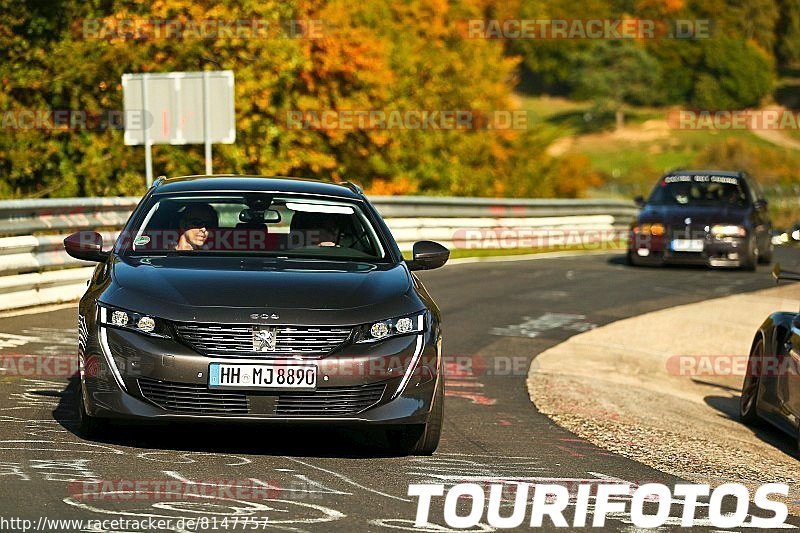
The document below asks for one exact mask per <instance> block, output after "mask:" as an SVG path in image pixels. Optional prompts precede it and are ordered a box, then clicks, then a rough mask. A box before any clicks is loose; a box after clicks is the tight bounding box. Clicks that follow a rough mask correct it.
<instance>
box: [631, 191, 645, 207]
mask: <svg viewBox="0 0 800 533" xmlns="http://www.w3.org/2000/svg"><path fill="white" fill-rule="evenodd" d="M633 203H635V204H636V207H644V197H643V196H642V195H641V194H639V195H637V196H636V197H635V198H634V199H633Z"/></svg>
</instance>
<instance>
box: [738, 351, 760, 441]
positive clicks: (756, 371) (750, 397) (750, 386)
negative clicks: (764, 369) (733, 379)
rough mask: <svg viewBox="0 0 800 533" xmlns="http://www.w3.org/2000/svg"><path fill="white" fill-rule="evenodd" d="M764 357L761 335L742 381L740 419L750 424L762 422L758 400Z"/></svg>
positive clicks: (751, 352)
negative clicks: (757, 407)
mask: <svg viewBox="0 0 800 533" xmlns="http://www.w3.org/2000/svg"><path fill="white" fill-rule="evenodd" d="M763 358H764V339H763V338H762V337H761V336H760V335H759V338H758V340H757V341H756V343H755V344H754V345H753V349H752V350H750V357H749V359H748V361H747V373H746V374H745V376H744V383H742V395H741V396H740V397H739V420H741V421H742V422H743V423H744V424H747V425H748V426H754V425H757V424H758V423H759V422H760V419H759V418H758V412H757V409H756V403H757V400H758V386H759V384H760V383H761V362H762V360H763Z"/></svg>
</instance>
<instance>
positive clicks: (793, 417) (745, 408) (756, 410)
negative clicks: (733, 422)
mask: <svg viewBox="0 0 800 533" xmlns="http://www.w3.org/2000/svg"><path fill="white" fill-rule="evenodd" d="M772 273H773V276H774V277H775V279H776V280H792V281H800V273H797V272H783V273H782V272H781V269H780V265H777V264H776V265H775V268H774V269H773V271H772ZM739 418H740V419H741V420H742V422H744V423H745V424H751V425H754V424H757V423H758V422H760V421H762V420H763V421H766V422H769V423H770V424H772V425H774V426H775V427H777V428H778V429H780V430H783V431H785V432H786V433H788V434H789V435H791V437H792V438H794V439H796V441H797V448H798V453H800V313H787V312H778V313H773V314H771V315H770V316H769V317H767V319H766V320H765V321H764V323H763V324H761V327H760V328H758V331H757V332H756V335H755V338H754V339H753V344H752V347H751V348H750V357H749V360H748V364H747V373H746V374H745V378H744V382H743V384H742V395H741V397H740V399H739Z"/></svg>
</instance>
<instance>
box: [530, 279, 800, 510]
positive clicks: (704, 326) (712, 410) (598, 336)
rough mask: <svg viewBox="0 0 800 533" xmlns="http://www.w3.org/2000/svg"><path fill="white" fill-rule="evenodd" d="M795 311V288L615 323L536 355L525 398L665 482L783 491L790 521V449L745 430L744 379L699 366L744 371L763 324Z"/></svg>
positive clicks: (793, 475) (774, 436) (778, 438)
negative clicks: (773, 485) (668, 478)
mask: <svg viewBox="0 0 800 533" xmlns="http://www.w3.org/2000/svg"><path fill="white" fill-rule="evenodd" d="M798 307H800V285H787V286H780V287H776V288H772V289H767V290H762V291H758V292H753V293H747V294H740V295H735V296H728V297H724V298H718V299H712V300H706V301H703V302H699V303H694V304H689V305H682V306H678V307H673V308H669V309H665V310H661V311H656V312H653V313H648V314H644V315H641V316H637V317H634V318H630V319H625V320H620V321H618V322H614V323H612V324H609V325H607V326H603V327H600V328H597V329H594V330H591V331H588V332H586V333H582V334H580V335H576V336H574V337H571V338H570V339H569V340H567V341H565V342H563V343H561V344H559V345H557V346H555V347H553V348H551V349H549V350H546V351H544V352H542V353H541V354H539V355H538V356H537V357H536V359H534V362H533V364H532V366H531V369H530V372H529V375H528V392H529V395H530V397H531V400H532V401H533V403H534V404H535V405H536V407H537V408H538V410H539V411H540V412H542V413H544V414H546V415H547V416H549V417H550V418H551V419H552V420H554V421H555V422H556V423H557V424H559V425H561V426H563V427H564V428H566V429H568V430H570V431H572V432H574V433H576V434H577V435H579V436H581V437H583V438H585V439H587V440H589V441H591V442H592V443H594V444H596V445H598V446H600V447H602V448H605V449H607V450H610V451H612V452H615V453H618V454H621V455H624V456H626V457H629V458H632V459H634V460H636V461H639V462H641V463H643V464H646V465H648V466H651V467H653V468H656V469H657V470H660V471H662V472H666V473H669V474H673V475H676V476H679V477H681V478H683V479H686V480H689V481H692V482H695V483H708V484H710V485H712V486H716V485H719V484H722V483H726V482H739V483H744V484H745V485H748V486H750V487H754V486H757V485H759V484H761V483H767V482H784V483H788V484H789V485H790V487H791V488H790V495H789V501H790V502H792V504H791V505H790V512H791V513H792V514H795V515H798V514H800V476H798V471H800V462H798V459H797V458H796V457H795V456H793V451H794V444H793V442H792V439H791V438H790V437H787V436H784V435H783V434H781V433H780V432H778V431H773V430H772V429H770V428H764V429H757V430H754V429H752V428H749V427H747V426H744V425H743V424H741V423H740V422H739V421H738V420H737V412H738V401H739V391H740V387H741V383H742V377H743V376H742V375H741V374H740V373H738V372H735V371H731V369H727V370H726V368H725V366H727V365H722V366H719V367H718V368H717V370H716V371H715V370H714V368H713V367H708V366H705V365H704V364H703V363H707V362H709V361H721V362H723V363H727V362H729V361H740V360H745V361H746V356H747V354H748V352H749V349H750V345H751V342H752V339H753V334H754V333H755V331H756V328H757V327H758V326H759V325H760V324H761V323H762V322H763V320H764V319H765V318H766V317H767V315H769V314H770V313H772V312H775V311H779V310H780V311H795V310H797V309H798ZM676 356H691V357H690V358H689V359H688V360H690V361H692V360H694V361H698V362H699V363H697V364H696V365H693V367H689V366H686V367H684V368H685V369H686V371H685V372H684V373H683V375H681V372H680V371H679V368H680V366H679V361H680V360H683V361H686V360H687V358H685V357H682V358H681V359H679V358H677V357H676ZM697 356H725V357H722V358H719V357H706V358H700V359H698V358H697ZM729 356H734V357H732V358H731V357H729ZM684 364H687V363H684ZM689 364H692V363H689ZM692 368H694V369H695V370H692ZM642 481H647V480H642Z"/></svg>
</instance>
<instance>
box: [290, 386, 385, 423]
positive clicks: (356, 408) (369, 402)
mask: <svg viewBox="0 0 800 533" xmlns="http://www.w3.org/2000/svg"><path fill="white" fill-rule="evenodd" d="M385 389H386V384H385V383H372V384H369V385H360V386H355V387H330V388H327V389H317V390H315V391H310V392H293V393H286V394H281V395H280V396H278V402H277V403H276V404H275V414H276V415H286V416H291V415H295V416H342V415H352V414H356V413H360V412H361V411H364V410H366V409H368V408H370V407H372V406H373V405H375V404H376V403H378V401H379V400H380V399H381V397H382V396H383V391H384V390H385Z"/></svg>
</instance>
